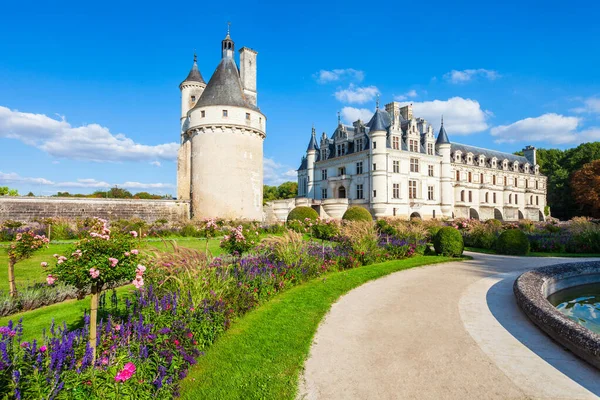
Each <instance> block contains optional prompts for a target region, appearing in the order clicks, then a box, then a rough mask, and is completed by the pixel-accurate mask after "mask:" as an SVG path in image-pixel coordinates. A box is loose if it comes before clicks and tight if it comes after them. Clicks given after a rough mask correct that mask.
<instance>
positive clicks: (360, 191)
mask: <svg viewBox="0 0 600 400" xmlns="http://www.w3.org/2000/svg"><path fill="white" fill-rule="evenodd" d="M356 198H357V199H364V194H363V185H362V184H360V185H356Z"/></svg>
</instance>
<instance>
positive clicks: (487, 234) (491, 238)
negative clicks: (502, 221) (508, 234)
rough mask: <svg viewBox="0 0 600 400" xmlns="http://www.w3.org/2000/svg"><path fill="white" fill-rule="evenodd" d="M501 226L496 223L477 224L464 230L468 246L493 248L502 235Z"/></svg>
mask: <svg viewBox="0 0 600 400" xmlns="http://www.w3.org/2000/svg"><path fill="white" fill-rule="evenodd" d="M501 226H502V225H500V226H498V225H496V224H493V223H492V224H487V223H486V224H477V225H475V226H473V228H472V229H471V230H469V231H463V238H464V242H465V245H466V246H469V247H478V248H481V249H488V250H489V249H493V248H494V245H495V244H496V240H497V238H498V236H499V235H500V230H501Z"/></svg>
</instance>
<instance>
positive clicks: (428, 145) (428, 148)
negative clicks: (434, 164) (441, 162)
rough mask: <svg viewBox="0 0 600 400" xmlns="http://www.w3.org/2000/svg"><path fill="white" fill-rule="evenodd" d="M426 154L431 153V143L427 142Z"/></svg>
mask: <svg viewBox="0 0 600 400" xmlns="http://www.w3.org/2000/svg"><path fill="white" fill-rule="evenodd" d="M427 154H429V155H430V156H432V155H433V143H427Z"/></svg>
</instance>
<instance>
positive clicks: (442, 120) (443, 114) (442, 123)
mask: <svg viewBox="0 0 600 400" xmlns="http://www.w3.org/2000/svg"><path fill="white" fill-rule="evenodd" d="M442 126H444V114H442Z"/></svg>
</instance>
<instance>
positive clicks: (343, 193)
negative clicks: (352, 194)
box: [338, 186, 346, 199]
mask: <svg viewBox="0 0 600 400" xmlns="http://www.w3.org/2000/svg"><path fill="white" fill-rule="evenodd" d="M338 198H340V199H345V198H346V188H345V187H344V186H340V187H339V188H338Z"/></svg>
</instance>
